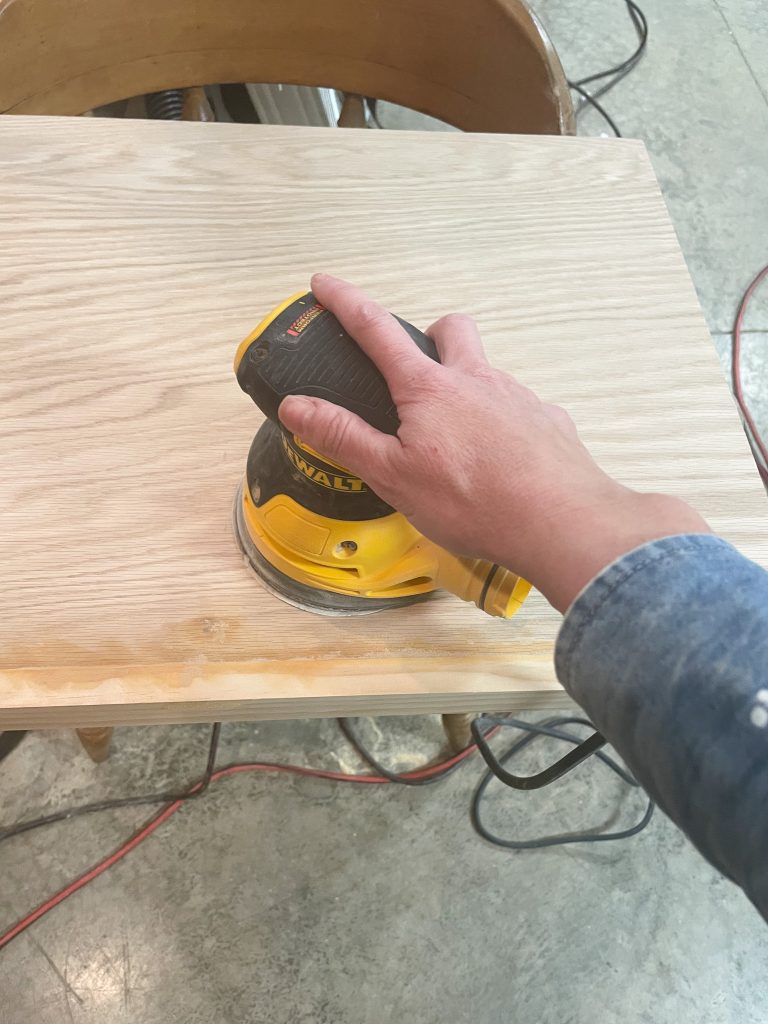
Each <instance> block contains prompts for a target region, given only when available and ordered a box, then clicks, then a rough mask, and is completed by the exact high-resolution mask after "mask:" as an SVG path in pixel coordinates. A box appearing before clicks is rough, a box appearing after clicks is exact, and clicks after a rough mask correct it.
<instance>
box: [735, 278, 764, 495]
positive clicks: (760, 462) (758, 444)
mask: <svg viewBox="0 0 768 1024" xmlns="http://www.w3.org/2000/svg"><path fill="white" fill-rule="evenodd" d="M766 277H768V266H765V267H763V269H762V270H761V271H760V273H759V274H758V275H757V276H756V277H755V278H754V280H753V281H752V283H751V284H750V286H749V288H747V290H746V291H745V292H744V298H743V299H742V300H741V303H740V304H739V311H738V313H737V314H736V322H735V323H734V325H733V346H732V349H731V380H732V382H733V396H734V398H735V399H736V402H737V404H738V406H739V410H740V412H741V415H742V417H743V418H744V422H745V423H746V425H747V428H748V430H749V433H750V435H751V438H750V440H751V444H752V450H753V452H754V455H755V462H756V463H757V468H758V471H759V473H760V476H761V477H762V479H763V482H764V483H765V484H766V485H768V448H766V444H765V441H764V440H763V438H762V437H761V436H760V431H759V430H758V429H757V426H756V425H755V421H754V420H753V419H752V414H751V413H750V411H749V407H748V406H747V402H746V399H745V398H744V390H743V388H742V384H741V331H742V328H743V326H744V317H745V316H746V313H747V307H748V305H749V301H750V299H751V298H752V296H753V295H754V293H755V291H756V290H757V288H758V287H759V285H760V284H761V283H762V282H763V281H764V280H765V278H766Z"/></svg>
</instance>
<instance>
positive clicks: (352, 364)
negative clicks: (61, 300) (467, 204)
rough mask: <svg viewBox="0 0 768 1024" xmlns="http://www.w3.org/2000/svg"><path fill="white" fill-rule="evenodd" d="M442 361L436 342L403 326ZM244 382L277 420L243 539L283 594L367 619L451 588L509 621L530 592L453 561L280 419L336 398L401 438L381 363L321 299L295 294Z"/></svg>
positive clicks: (243, 520)
mask: <svg viewBox="0 0 768 1024" xmlns="http://www.w3.org/2000/svg"><path fill="white" fill-rule="evenodd" d="M397 319H398V321H399V322H400V324H401V325H402V327H403V329H404V330H405V331H406V332H407V333H408V335H409V336H410V337H411V338H412V339H413V343H414V344H415V345H418V347H419V348H420V349H421V351H422V352H424V353H425V354H426V355H428V356H429V357H430V358H431V359H435V360H438V354H437V350H436V348H435V345H434V342H433V341H432V340H431V338H429V337H428V336H427V335H425V334H422V332H421V331H419V330H417V329H416V328H415V327H413V326H412V325H411V324H409V323H406V321H404V320H401V319H400V318H399V317H398V318H397ZM235 373H236V375H237V380H238V383H239V384H240V387H241V388H242V389H243V391H245V392H246V394H248V395H250V396H251V398H252V399H253V401H254V402H255V403H256V405H258V407H259V408H260V409H261V411H262V412H263V413H264V415H265V416H266V417H267V418H266V421H265V422H264V424H263V425H262V426H261V428H260V429H259V431H258V433H257V434H256V436H255V438H254V440H253V443H252V445H251V449H250V452H249V454H248V460H247V464H246V472H245V479H244V480H243V482H242V484H241V486H240V488H239V490H238V494H237V499H236V502H235V532H236V535H237V538H238V542H239V544H240V546H241V548H242V550H243V553H244V554H245V556H246V557H247V559H248V561H249V562H250V564H251V566H252V567H253V569H254V570H255V571H256V573H257V574H258V575H259V576H260V577H261V579H262V581H263V583H264V584H265V585H266V586H267V588H268V589H269V590H271V591H272V592H273V593H274V594H276V595H277V596H278V597H280V598H282V599H283V600H284V601H287V602H288V603H289V604H292V605H295V606H297V607H299V608H303V609H306V610H309V611H313V612H319V613H321V614H326V615H355V614H360V613H365V612H373V611H380V610H382V609H385V608H393V607H397V606H399V605H405V604H411V603H413V602H415V601H420V600H423V599H424V598H426V597H428V596H429V595H430V594H432V593H433V592H434V591H435V590H438V589H444V590H448V591H450V592H451V593H452V594H456V595H457V596H458V597H460V598H462V599H463V600H465V601H471V602H474V604H476V605H477V606H478V608H481V609H482V610H483V611H485V612H487V613H488V614H489V615H496V616H503V617H509V616H510V615H513V614H514V613H515V612H516V611H517V610H518V608H519V607H520V605H521V604H522V602H523V600H524V599H525V597H526V595H527V593H528V591H529V590H530V584H529V583H528V582H527V581H526V580H524V579H522V578H520V577H519V576H516V575H515V574H514V573H512V572H510V571H509V570H508V569H504V568H502V567H501V566H499V565H495V564H493V563H491V562H487V561H483V560H480V559H474V558H460V557H458V556H456V555H452V554H450V553H449V552H448V551H445V550H444V549H443V548H441V547H439V546H438V545H436V544H434V543H432V541H430V540H428V539H427V538H426V537H424V536H423V535H422V534H421V533H419V532H418V531H417V530H416V529H414V527H413V526H411V524H410V523H409V522H408V520H407V519H406V518H405V517H404V516H403V515H401V514H400V513H399V512H396V511H395V510H394V509H393V508H392V507H391V506H390V505H388V504H387V503H386V502H384V501H382V499H381V498H379V497H378V495H377V494H375V493H374V492H373V491H372V490H371V489H370V488H369V487H368V486H367V485H366V483H365V482H364V481H363V480H361V479H360V478H359V477H356V476H354V475H353V474H352V473H350V472H349V471H348V470H347V469H345V468H344V466H340V465H338V464H337V463H335V462H333V461H331V460H330V459H328V458H327V457H326V456H324V455H323V454H322V453H321V452H317V451H314V450H313V449H312V448H311V447H310V446H309V445H308V444H306V443H305V442H304V441H302V439H301V438H300V437H297V436H295V435H294V434H292V433H290V432H289V431H287V430H286V429H285V428H284V427H283V426H282V424H281V423H280V420H279V418H278V415H277V412H278V408H279V406H280V403H281V401H282V400H283V399H284V398H285V397H286V396H287V395H309V396H311V397H316V398H324V399H326V400H327V401H329V402H333V403H335V404H336V405H340V406H343V407H344V408H345V409H349V410H350V411H352V412H354V413H356V414H357V415H358V416H360V417H361V418H362V419H364V420H365V421H366V422H367V423H370V424H371V426H373V427H375V428H376V429H377V430H381V431H383V432H384V433H387V434H396V433H397V430H398V427H399V426H400V420H399V418H398V415H397V408H396V406H395V403H394V402H393V400H392V396H391V395H390V393H389V389H388V387H387V385H386V382H385V380H384V378H383V376H382V375H381V373H380V372H379V370H378V369H377V368H376V366H374V364H373V362H372V361H371V360H370V359H369V358H368V356H367V355H366V354H365V353H364V352H363V351H362V349H361V348H360V347H359V346H358V345H357V343H356V342H355V341H354V339H353V338H352V337H351V335H349V334H348V333H347V332H346V331H345V330H344V328H343V327H342V325H341V323H340V322H339V321H338V320H337V319H336V317H335V316H334V315H333V314H332V313H331V312H330V311H329V310H327V309H326V308H325V307H324V306H322V305H321V304H320V303H319V302H318V301H317V299H316V298H315V296H314V295H313V294H312V292H307V293H301V292H300V293H298V294H296V295H292V296H291V297H290V298H288V299H286V300H285V302H282V303H281V304H280V305H279V306H277V307H276V308H275V309H274V310H273V311H272V312H271V313H270V314H269V315H268V316H267V317H266V318H265V319H264V320H263V321H262V322H261V323H260V324H259V326H258V327H257V328H256V330H255V331H253V332H252V333H251V334H249V335H248V337H247V338H246V339H245V340H244V341H243V342H242V344H241V345H240V346H239V348H238V350H237V355H236V357H235Z"/></svg>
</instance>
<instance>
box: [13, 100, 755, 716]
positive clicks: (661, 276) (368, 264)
mask: <svg viewBox="0 0 768 1024" xmlns="http://www.w3.org/2000/svg"><path fill="white" fill-rule="evenodd" d="M0 195H2V200H0V351H2V354H3V372H2V375H0V376H1V378H2V379H0V489H1V493H2V501H1V502H0V728H15V729H19V728H26V727H44V726H62V725H75V726H98V725H115V724H124V723H142V722H152V723H154V722H182V721H206V720H222V719H247V718H252V719H257V718H290V717H299V716H301V717H303V716H311V715H317V716H326V715H337V714H340V715H342V714H343V715H358V714H386V713H421V712H437V711H439V712H449V711H480V710H483V709H495V710H512V709H520V708H533V707H540V706H547V707H555V706H557V705H559V704H561V703H562V702H563V701H564V699H565V698H564V694H563V692H562V690H561V689H560V688H559V686H558V684H557V682H556V680H555V677H554V672H553V667H552V652H553V645H554V642H555V637H556V634H557V629H558V624H559V616H558V615H557V614H556V613H555V612H554V611H553V610H552V609H550V608H549V607H548V605H547V604H546V602H545V601H544V600H543V598H541V597H540V596H539V595H533V596H532V597H531V598H530V599H529V600H528V601H527V602H526V604H525V606H524V608H523V610H522V611H521V612H520V613H519V614H518V615H517V616H516V617H515V618H514V619H512V620H511V621H509V622H506V621H502V620H498V619H491V618H489V617H487V616H485V615H483V614H482V613H481V612H480V611H478V610H477V609H476V608H475V607H473V606H470V605H467V604H463V603H462V602H460V601H459V600H458V599H456V598H454V597H452V596H450V595H446V594H441V595H439V596H437V597H435V598H434V599H432V600H429V601H427V602H424V603H422V604H418V605H414V606H412V607H407V608H401V609H397V610H393V611H390V612H385V613H380V614H377V615H370V616H363V617H359V618H343V619H338V618H323V617H318V616H314V615H312V614H310V613H307V612H302V611H299V610H297V609H295V608H292V607H289V606H288V605H285V604H283V603H281V602H280V601H278V600H276V599H275V598H274V597H273V596H271V595H270V594H268V593H267V592H266V591H265V590H264V589H263V588H262V587H261V586H260V584H259V583H258V582H257V581H256V580H255V579H254V577H253V576H252V575H251V574H250V573H249V571H248V570H247V569H246V567H245V565H244V564H243V558H242V556H241V554H240V551H239V550H238V547H237V544H236V543H235V540H234V537H233V533H232V502H233V499H234V495H235V491H236V489H237V485H238V483H239V481H240V478H241V476H242V474H243V471H244V468H245V459H246V455H247V452H248V447H249V444H250V441H251V439H252V437H253V435H254V433H255V431H256V429H257V428H258V426H259V424H260V422H261V416H260V414H259V412H258V410H257V409H256V408H255V406H254V405H253V403H252V402H251V401H250V400H249V399H248V398H247V397H246V396H245V395H244V394H243V393H242V392H241V391H240V389H239V387H238V386H237V383H236V381H235V378H234V375H233V372H232V359H233V356H234V352H235V349H236V347H237V344H238V342H239V341H240V340H241V339H242V338H243V337H244V336H245V335H246V334H247V333H248V332H249V331H250V330H251V329H252V328H253V327H254V326H255V325H256V323H257V322H258V321H259V320H260V319H261V318H262V317H263V316H264V315H265V314H266V313H267V312H268V311H269V310H270V309H271V308H272V307H273V306H274V305H275V304H276V303H277V302H279V301H280V300H281V299H283V298H285V297H286V296H287V295H289V294H290V293H292V292H295V291H298V290H300V289H303V288H305V287H308V281H309V276H310V274H311V273H312V272H313V271H316V270H325V271H328V272H331V273H335V274H338V275H341V276H343V277H347V278H349V279H350V280H352V281H354V282H355V283H356V284H358V285H360V286H362V287H363V288H365V289H367V290H368V291H369V292H370V294H371V295H372V296H374V297H375V298H376V299H378V300H379V301H381V302H382V303H384V304H385V305H386V306H388V307H389V308H390V309H392V310H393V311H396V312H397V313H398V314H399V315H401V316H403V317H405V318H406V319H408V320H410V321H411V322H412V323H415V324H416V325H418V326H421V327H425V326H427V325H428V324H429V323H431V322H432V321H433V320H434V319H436V318H437V317H438V316H439V315H441V314H443V313H446V312H449V311H452V310H460V311H463V312H466V313H470V314H471V315H472V316H474V317H475V318H476V319H477V321H478V323H479V325H480V329H481V332H482V335H483V338H484V340H485V344H486V346H487V350H488V353H489V357H490V360H491V362H492V363H494V364H495V365H496V366H498V367H500V368H502V369H505V370H509V371H512V372H514V373H515V374H516V375H517V376H518V377H519V378H520V379H521V380H522V381H523V382H525V383H526V384H528V385H530V386H531V387H532V388H534V389H535V390H536V391H537V392H538V393H539V394H540V395H541V397H542V398H544V399H546V400H549V401H553V402H558V403H560V404H562V405H563V406H565V408H566V409H568V411H569V412H570V413H571V415H572V416H573V418H574V419H575V421H576V423H577V424H578V426H579V428H580V431H581V433H582V436H583V438H584V441H585V442H586V444H587V446H588V447H589V449H590V450H591V451H592V453H593V454H594V456H595V457H596V459H597V460H598V462H599V463H600V464H601V465H603V466H604V467H605V469H606V470H607V471H608V472H610V473H612V474H614V475H615V476H616V477H618V478H619V479H620V480H621V481H622V482H623V483H625V484H627V485H630V486H632V487H637V488H641V489H646V490H659V491H669V492H672V493H675V494H678V495H680V496H682V497H683V498H686V499H687V500H689V501H690V502H691V503H692V504H693V505H694V506H695V507H696V508H697V509H698V510H699V511H700V512H701V513H703V515H704V516H705V517H707V519H708V520H709V522H710V523H711V525H712V527H713V528H714V529H715V530H716V531H718V532H719V533H721V534H722V535H723V536H725V537H726V538H727V539H729V540H731V541H733V542H734V543H735V544H736V545H737V546H738V547H739V548H740V549H741V550H742V551H743V552H744V553H745V554H747V555H748V556H750V557H752V558H755V559H756V560H757V561H758V562H761V563H762V564H764V565H765V564H767V563H768V536H767V535H766V530H765V518H764V516H765V496H764V493H763V491H762V488H761V485H760V482H759V478H758V475H757V472H756V470H755V467H754V464H753V461H752V459H751V456H750V454H749V450H748V446H747V441H746V439H745V437H744V435H743V433H742V430H741V427H740V424H739V419H738V415H737V412H736V409H735V407H734V405H733V403H732V401H731V398H730V395H729V392H728V388H727V385H726V381H725V380H724V377H723V373H722V371H721V369H720V366H719V364H718V362H717V358H716V355H715V352H714V349H713V346H712V343H711V341H710V338H709V336H708V333H707V330H706V328H705V325H704V322H703V319H702V316H701V313H700V311H699V307H698V303H697V300H696V296H695V294H694V290H693V287H692V285H691V281H690V278H689V276H688V273H687V270H686V267H685V264H684V262H683V258H682V256H681V253H680V250H679V247H678V243H677V240H676V238H675V233H674V230H673V228H672V225H671V223H670V220H669V217H668V214H667V211H666V209H665V206H664V203H663V200H662V198H661V195H660V192H659V188H658V185H657V183H656V181H655V178H654V175H653V171H652V168H651V165H650V162H649V159H648V155H647V153H646V151H645V149H644V147H643V145H642V144H641V143H640V142H634V141H626V140H604V139H579V138H559V137H558V138H554V137H553V138H550V137H511V136H493V135H465V134H459V133H445V134H439V133H423V134H422V133H405V132H376V131H354V130H344V131H340V130H336V129H311V128H287V127H267V126H253V125H231V124H193V123H166V122H151V121H125V120H110V119H103V120H99V119H95V118H42V117H19V116H17V117H3V118H0ZM499 472H504V453H503V452H499ZM512 568H514V567H512Z"/></svg>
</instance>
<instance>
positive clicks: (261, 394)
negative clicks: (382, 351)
mask: <svg viewBox="0 0 768 1024" xmlns="http://www.w3.org/2000/svg"><path fill="white" fill-rule="evenodd" d="M397 319H398V321H399V322H400V323H401V324H402V326H403V328H404V329H405V330H406V331H407V332H408V334H409V335H410V336H411V338H413V340H414V342H415V344H416V345H418V347H419V348H420V349H421V351H422V352H424V353H425V354H426V355H428V356H429V357H430V358H431V359H434V360H436V361H439V359H438V355H437V349H436V348H435V344H434V342H433V341H432V339H431V338H428V337H427V335H426V334H422V332H421V331H419V330H417V329H416V328H415V327H414V326H413V325H412V324H409V323H407V322H406V321H405V320H401V319H400V317H397ZM237 380H238V383H239V384H240V387H241V388H242V389H243V391H245V392H246V394H248V395H250V396H251V398H252V399H253V400H254V402H255V403H256V404H257V405H258V407H259V408H260V409H261V411H262V412H263V413H264V415H265V416H267V417H268V418H269V419H271V420H273V421H274V422H275V423H276V422H277V410H278V408H279V406H280V403H281V402H282V400H283V399H284V398H285V397H286V396H287V395H309V396H310V397H312V398H324V399H326V400H327V401H329V402H333V403H334V404H335V405H340V406H343V408H345V409H349V410H350V411H351V412H354V413H356V414H357V415H358V416H360V417H361V418H362V419H364V420H365V421H366V422H368V423H370V424H371V426H373V427H376V429H377V430H381V431H383V432H384V433H386V434H395V433H397V428H398V427H399V426H400V420H399V418H398V415H397V409H396V407H395V404H394V402H393V401H392V396H391V395H390V393H389V388H388V387H387V385H386V382H385V380H384V378H383V377H382V375H381V373H379V371H378V370H377V369H376V367H375V366H374V364H373V363H372V362H371V360H370V359H369V358H368V356H367V355H366V354H365V353H364V352H363V350H362V349H361V348H360V346H359V345H358V344H357V342H356V341H355V340H354V339H353V338H352V337H351V335H349V334H347V332H346V331H345V330H344V328H343V327H342V326H341V324H340V323H339V321H338V320H337V319H336V317H335V316H334V315H333V313H331V312H329V311H328V310H327V309H325V308H324V307H323V306H321V305H320V304H319V303H318V301H317V299H316V298H315V296H314V295H313V294H312V292H307V294H306V295H303V296H302V297H301V298H299V299H296V301H295V302H292V303H291V305H290V306H288V307H287V309H284V310H283V311H282V313H280V314H278V316H277V317H275V319H274V320H273V321H272V323H271V324H269V325H268V326H267V327H266V328H265V329H264V330H263V331H262V333H261V334H260V335H259V337H258V338H256V339H254V341H253V342H252V343H251V345H249V347H248V349H247V350H246V351H245V353H244V355H243V357H242V359H241V360H240V365H239V366H238V369H237Z"/></svg>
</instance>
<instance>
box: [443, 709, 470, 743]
mask: <svg viewBox="0 0 768 1024" xmlns="http://www.w3.org/2000/svg"><path fill="white" fill-rule="evenodd" d="M474 717H475V715H474V713H473V712H467V711H465V712H461V713H459V714H453V715H443V716H442V719H443V728H444V729H445V735H446V737H447V738H448V745H449V746H450V748H451V750H452V751H453V753H458V751H460V750H463V749H464V747H468V746H469V744H470V743H471V742H472V733H471V731H470V728H469V726H470V722H471V721H472V719H473V718H474Z"/></svg>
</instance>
